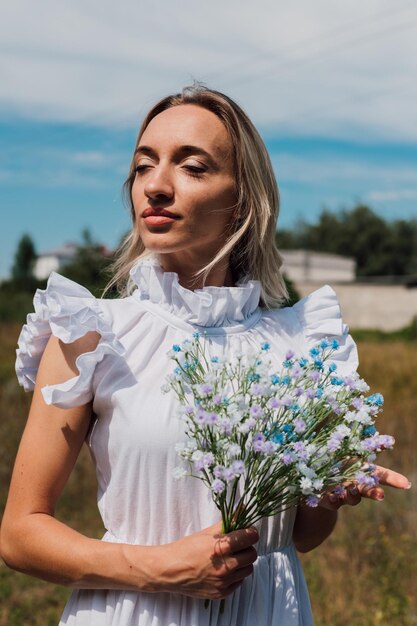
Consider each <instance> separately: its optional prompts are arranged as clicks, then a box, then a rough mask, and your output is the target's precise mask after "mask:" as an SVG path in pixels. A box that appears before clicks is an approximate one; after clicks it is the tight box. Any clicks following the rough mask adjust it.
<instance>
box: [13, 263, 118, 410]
mask: <svg viewBox="0 0 417 626" xmlns="http://www.w3.org/2000/svg"><path fill="white" fill-rule="evenodd" d="M114 302H115V303H116V302H120V301H116V300H115V301H114ZM33 304H34V312H33V313H29V314H28V316H27V320H26V324H24V326H23V328H22V330H21V333H20V336H19V339H18V348H17V350H16V375H17V378H18V381H19V383H20V385H21V386H22V387H23V388H24V389H25V391H32V390H33V389H34V386H35V381H36V376H37V372H38V368H39V364H40V360H41V358H42V355H43V353H44V351H45V348H46V345H47V344H48V342H49V340H50V338H51V337H54V338H55V340H60V342H62V345H63V353H64V355H65V358H66V359H68V363H69V365H70V366H71V367H72V369H75V371H77V372H78V375H77V376H75V377H74V378H72V379H70V380H68V381H66V382H65V383H63V384H60V385H50V386H47V387H44V388H42V394H43V396H44V399H45V401H46V402H47V403H48V404H56V405H57V406H61V407H63V408H69V407H70V406H78V405H81V404H85V403H86V402H88V401H89V400H91V397H92V389H91V380H92V376H93V373H94V370H95V367H96V365H97V364H98V363H99V362H100V361H102V360H103V358H104V356H105V355H106V354H109V353H113V354H123V352H124V348H123V346H122V344H121V343H120V341H119V339H118V338H117V336H116V334H115V332H114V328H113V327H114V324H113V313H114V309H115V306H114V305H113V304H112V303H111V301H110V300H101V299H99V298H96V297H95V296H94V295H93V294H92V293H91V292H90V291H89V290H88V289H87V288H86V287H83V286H82V285H80V284H78V283H76V282H75V281H73V280H70V279H69V278H66V277H65V276H62V275H60V274H57V273H56V272H52V273H51V275H50V277H49V279H48V283H47V286H46V288H45V289H38V290H37V291H36V293H35V295H34V299H33Z"/></svg>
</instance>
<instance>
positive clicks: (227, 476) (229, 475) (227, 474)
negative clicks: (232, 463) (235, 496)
mask: <svg viewBox="0 0 417 626" xmlns="http://www.w3.org/2000/svg"><path fill="white" fill-rule="evenodd" d="M223 478H224V480H226V481H227V482H229V481H230V480H233V479H234V478H235V472H234V470H233V468H232V467H225V468H224V470H223Z"/></svg>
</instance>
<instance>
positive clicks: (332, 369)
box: [329, 363, 337, 372]
mask: <svg viewBox="0 0 417 626" xmlns="http://www.w3.org/2000/svg"><path fill="white" fill-rule="evenodd" d="M336 370H337V365H336V363H330V365H329V372H335V371H336Z"/></svg>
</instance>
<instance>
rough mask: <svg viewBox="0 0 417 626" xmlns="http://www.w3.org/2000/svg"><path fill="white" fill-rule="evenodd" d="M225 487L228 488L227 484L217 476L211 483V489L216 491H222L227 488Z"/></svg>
mask: <svg viewBox="0 0 417 626" xmlns="http://www.w3.org/2000/svg"><path fill="white" fill-rule="evenodd" d="M225 488H226V485H225V484H224V482H223V481H222V480H220V479H219V478H215V479H214V480H213V482H212V483H211V490H212V491H214V493H222V492H223V491H224V490H225Z"/></svg>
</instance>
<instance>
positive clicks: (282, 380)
mask: <svg viewBox="0 0 417 626" xmlns="http://www.w3.org/2000/svg"><path fill="white" fill-rule="evenodd" d="M281 382H282V384H283V385H289V384H290V382H291V378H290V377H289V376H284V377H283V378H282V379H281Z"/></svg>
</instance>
